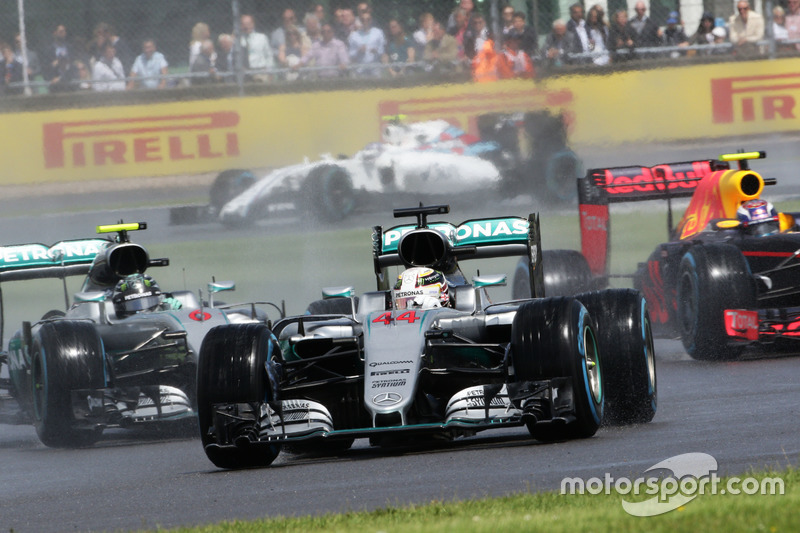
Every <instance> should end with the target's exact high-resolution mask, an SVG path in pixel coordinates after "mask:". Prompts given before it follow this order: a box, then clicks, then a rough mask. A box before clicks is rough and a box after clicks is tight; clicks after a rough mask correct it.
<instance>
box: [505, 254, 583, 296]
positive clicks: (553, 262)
mask: <svg viewBox="0 0 800 533" xmlns="http://www.w3.org/2000/svg"><path fill="white" fill-rule="evenodd" d="M529 272H530V269H529V267H528V259H527V258H526V257H523V258H521V259H520V260H519V262H518V263H517V268H516V270H515V271H514V281H513V282H512V298H514V299H523V298H530V297H531V290H530V286H531V282H530V275H529ZM542 274H543V275H544V295H545V296H548V297H550V296H573V295H575V294H578V293H579V292H584V291H588V290H589V289H591V287H592V271H591V270H590V268H589V263H588V262H587V261H586V258H585V257H584V256H583V254H582V253H580V252H579V251H577V250H544V251H543V252H542Z"/></svg>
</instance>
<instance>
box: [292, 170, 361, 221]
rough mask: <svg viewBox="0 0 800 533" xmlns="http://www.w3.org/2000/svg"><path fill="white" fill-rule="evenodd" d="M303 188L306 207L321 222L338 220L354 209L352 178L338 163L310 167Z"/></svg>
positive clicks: (354, 198)
mask: <svg viewBox="0 0 800 533" xmlns="http://www.w3.org/2000/svg"><path fill="white" fill-rule="evenodd" d="M304 189H305V190H304V194H305V195H306V196H307V198H306V199H305V201H306V205H307V209H308V210H309V211H310V212H311V214H312V215H313V216H314V217H315V218H316V219H317V220H319V221H321V222H339V221H340V220H344V219H345V218H347V217H348V216H349V215H350V213H352V212H353V210H354V209H355V206H356V194H355V190H354V189H353V180H352V178H351V177H350V174H349V173H348V172H347V170H346V169H344V168H343V167H341V166H339V165H335V164H326V165H320V166H317V167H315V168H314V169H312V170H311V172H309V174H308V177H307V178H306V181H305V186H304Z"/></svg>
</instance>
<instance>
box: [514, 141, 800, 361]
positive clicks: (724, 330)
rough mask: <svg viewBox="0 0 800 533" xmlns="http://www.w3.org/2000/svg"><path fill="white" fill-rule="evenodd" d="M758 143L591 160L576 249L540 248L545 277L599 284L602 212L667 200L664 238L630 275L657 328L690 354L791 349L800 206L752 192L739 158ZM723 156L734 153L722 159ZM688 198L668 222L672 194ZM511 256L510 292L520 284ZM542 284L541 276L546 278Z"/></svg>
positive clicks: (752, 178) (751, 178)
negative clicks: (656, 160) (724, 150)
mask: <svg viewBox="0 0 800 533" xmlns="http://www.w3.org/2000/svg"><path fill="white" fill-rule="evenodd" d="M764 157H766V153H765V152H746V153H745V152H740V153H734V154H726V155H722V156H720V158H719V159H718V160H699V161H684V162H679V163H666V164H662V165H656V166H653V167H646V166H641V165H633V166H628V167H614V168H605V169H593V170H590V171H588V173H587V175H586V177H585V178H583V179H581V180H578V195H579V204H580V205H579V209H580V220H581V249H582V251H581V252H577V251H571V250H553V251H550V254H551V255H550V257H549V258H548V255H547V254H548V252H545V259H544V265H545V272H546V273H547V272H548V270H547V269H548V268H550V266H551V265H552V266H553V267H554V268H555V269H556V271H559V272H561V274H560V275H559V276H555V277H551V278H550V279H549V280H548V281H549V282H550V283H549V285H550V287H549V288H551V289H553V290H555V291H560V292H563V293H569V292H571V291H580V290H583V289H584V288H585V287H586V286H591V285H594V286H598V285H599V286H603V285H604V284H605V283H607V282H608V279H609V268H608V259H609V252H610V246H609V243H610V238H609V236H610V230H611V220H610V218H609V206H610V205H611V204H614V203H618V202H632V201H642V200H666V201H667V202H668V208H669V209H668V220H667V226H668V232H669V240H668V242H665V243H663V244H659V245H658V246H657V247H656V249H655V250H654V251H653V253H652V254H650V257H649V258H648V259H647V261H646V262H644V263H640V264H639V267H638V269H637V271H636V272H635V273H634V274H631V275H619V276H618V277H632V278H633V284H634V287H636V288H638V289H640V290H641V291H642V293H643V294H644V295H645V297H646V298H647V301H648V304H649V305H650V312H651V317H652V320H653V324H654V329H655V330H656V332H657V333H659V334H665V335H674V334H675V333H677V334H679V335H680V336H681V339H682V340H683V345H684V347H685V348H686V351H687V352H688V353H689V355H690V356H692V357H693V358H695V359H707V360H723V359H735V358H737V357H739V356H740V355H741V354H742V353H743V351H744V349H745V348H746V347H748V346H760V347H766V348H769V349H771V350H789V351H797V349H798V345H797V342H796V341H797V340H798V339H800V284H798V281H797V279H798V278H797V274H798V268H799V267H800V231H798V226H797V223H796V220H797V218H798V217H800V213H778V212H776V211H775V209H774V207H772V204H770V203H769V202H766V201H765V200H763V199H761V193H762V191H763V190H764V187H765V186H766V185H774V184H775V183H776V180H775V179H765V178H763V177H762V176H761V175H760V174H759V173H757V172H754V171H753V170H751V169H750V168H749V163H748V161H749V160H751V159H761V158H764ZM731 162H738V164H737V168H731ZM685 197H690V198H691V200H690V201H689V204H688V206H687V208H686V211H685V212H684V214H683V216H682V217H681V219H680V221H679V222H678V223H677V225H675V226H673V224H672V206H671V200H673V199H676V198H685ZM527 272H528V270H527V266H526V264H525V263H524V262H520V265H519V267H518V270H517V277H516V280H515V293H516V294H523V293H524V291H525V290H526V287H527V284H528V281H527V277H528V276H527ZM545 285H546V286H548V283H545Z"/></svg>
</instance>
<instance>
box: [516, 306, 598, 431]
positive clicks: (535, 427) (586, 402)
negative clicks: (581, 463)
mask: <svg viewBox="0 0 800 533" xmlns="http://www.w3.org/2000/svg"><path fill="white" fill-rule="evenodd" d="M511 358H512V364H513V367H514V376H515V378H516V380H517V381H537V380H547V379H553V378H562V377H566V378H568V379H569V380H570V383H571V386H572V387H571V388H572V394H573V405H574V418H573V420H571V421H569V422H567V423H560V422H559V421H553V422H550V421H542V422H539V421H533V422H529V423H528V424H527V425H528V430H529V431H530V433H531V435H532V436H533V437H534V438H536V439H538V440H542V441H553V440H563V439H570V438H586V437H591V436H592V435H594V434H595V432H597V428H598V427H599V426H600V423H601V422H602V420H603V406H604V403H605V400H604V396H603V385H602V383H603V382H602V366H601V363H600V351H599V349H598V345H597V340H596V335H595V327H594V322H593V321H592V318H591V317H590V316H589V313H588V311H587V310H586V308H585V307H584V306H583V305H582V304H581V303H580V302H579V301H578V300H575V299H573V298H543V299H539V300H532V301H530V302H526V303H524V304H523V305H521V306H520V307H519V309H518V310H517V313H516V315H515V317H514V321H513V323H512V327H511Z"/></svg>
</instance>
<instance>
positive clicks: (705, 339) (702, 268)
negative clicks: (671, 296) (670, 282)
mask: <svg viewBox="0 0 800 533" xmlns="http://www.w3.org/2000/svg"><path fill="white" fill-rule="evenodd" d="M677 283H678V286H677V307H678V313H677V318H678V324H677V325H678V331H679V332H680V335H681V340H682V341H683V346H684V348H686V351H687V353H688V354H689V355H690V356H691V357H692V358H694V359H699V360H706V361H722V360H730V359H736V358H737V357H739V356H740V355H741V353H742V351H743V350H744V348H745V345H744V344H733V343H731V342H729V339H728V336H727V333H726V331H725V316H724V314H725V310H726V309H754V308H755V307H756V282H755V278H753V276H752V274H751V272H750V267H749V265H748V263H747V260H746V259H745V257H744V255H742V252H741V251H740V250H739V249H738V248H736V247H735V246H732V245H730V244H725V243H708V244H697V245H694V246H692V247H691V248H689V250H688V251H687V252H686V253H685V254H684V255H683V257H682V258H681V262H680V266H679V268H678V282H677Z"/></svg>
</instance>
